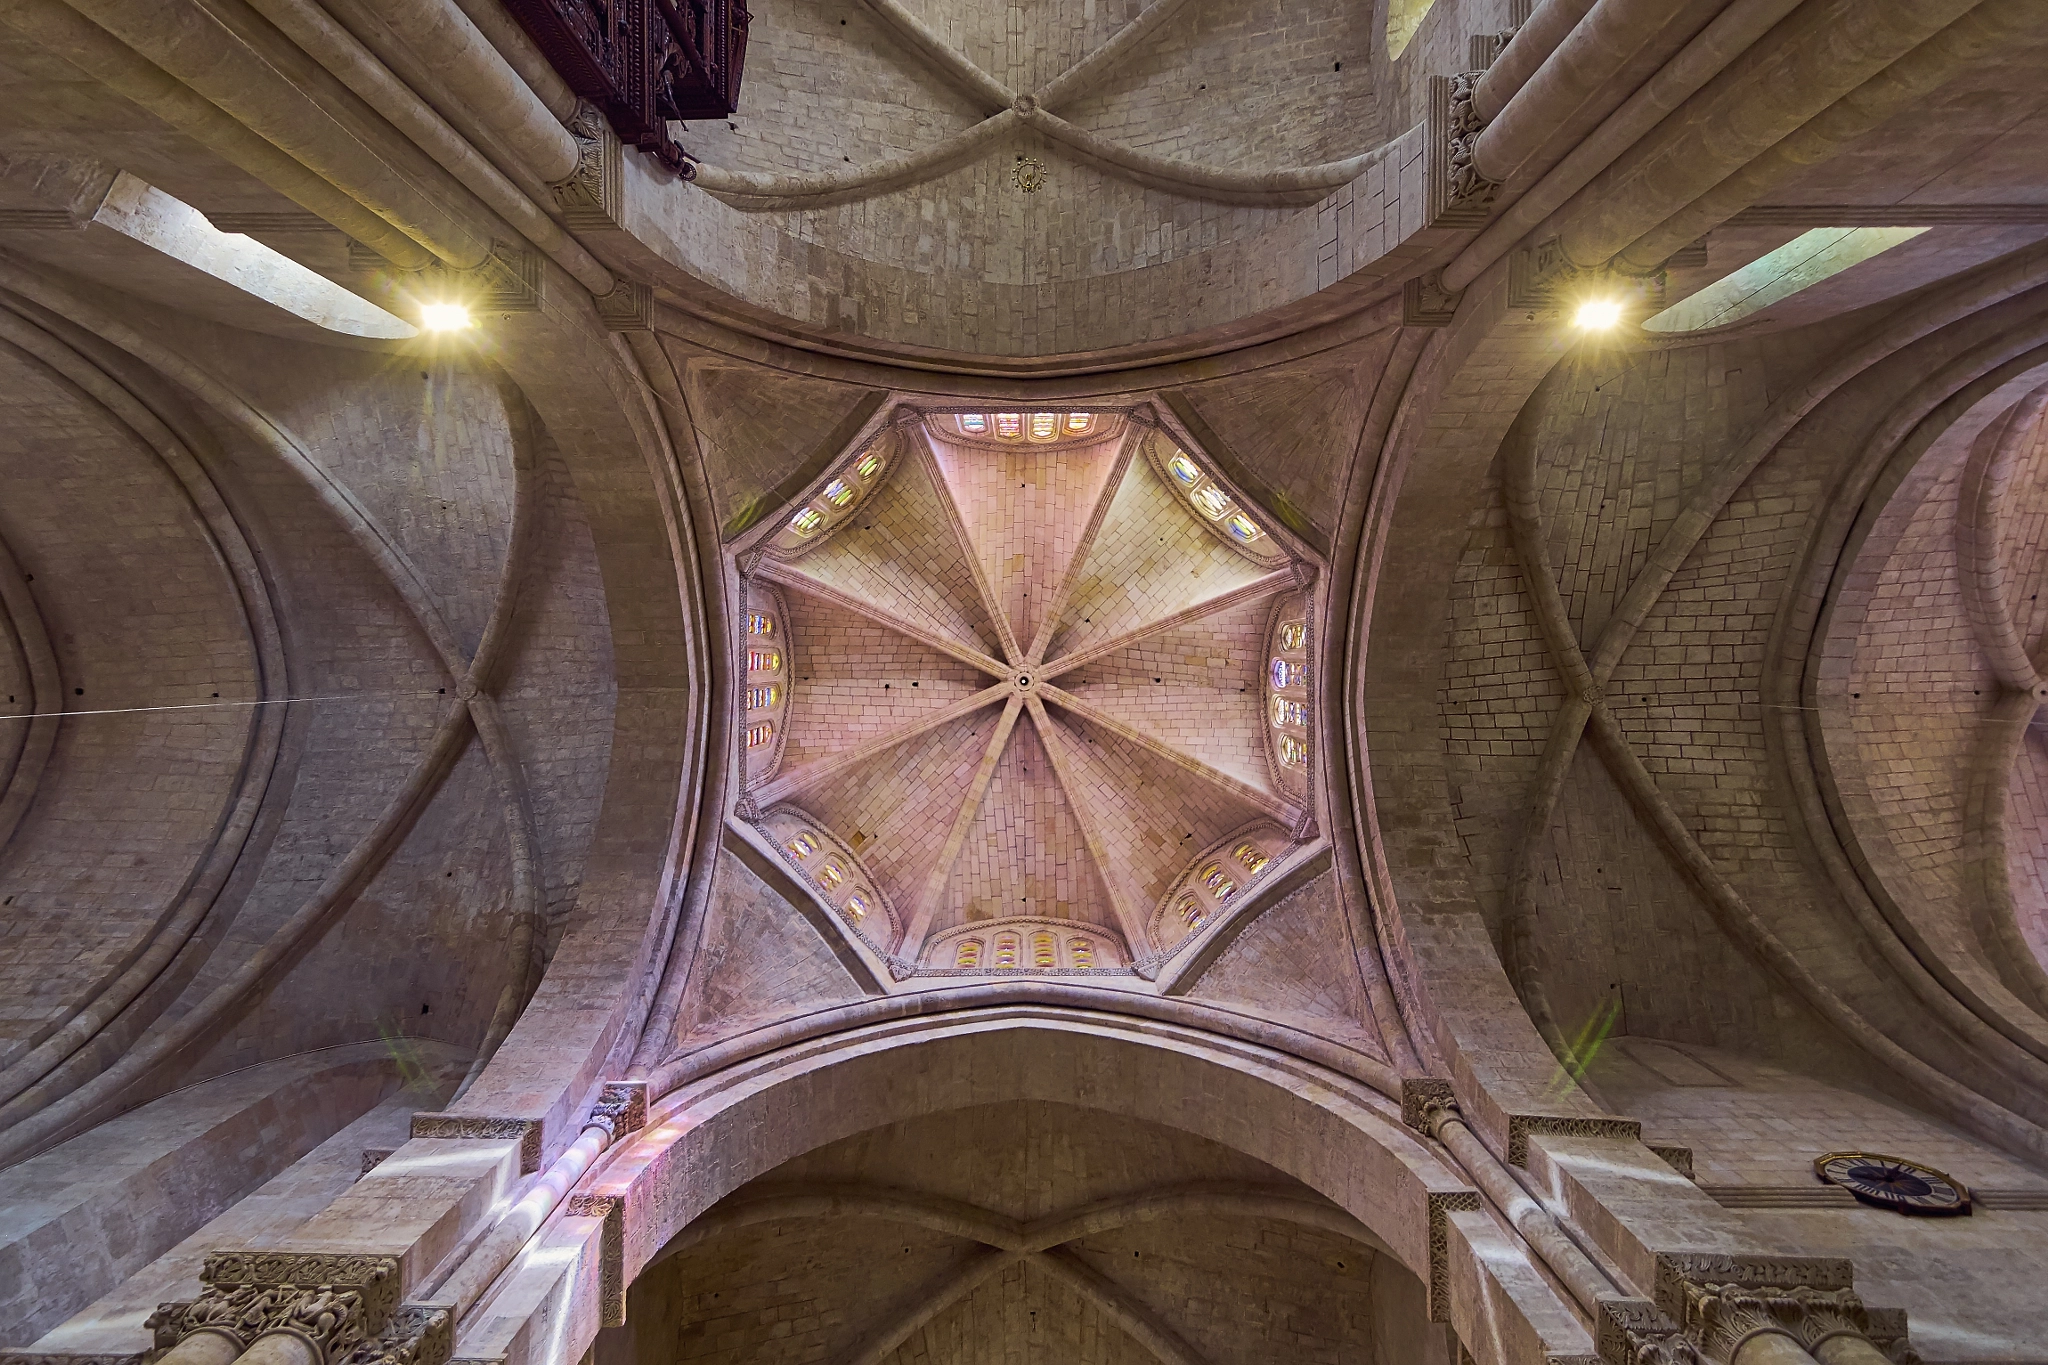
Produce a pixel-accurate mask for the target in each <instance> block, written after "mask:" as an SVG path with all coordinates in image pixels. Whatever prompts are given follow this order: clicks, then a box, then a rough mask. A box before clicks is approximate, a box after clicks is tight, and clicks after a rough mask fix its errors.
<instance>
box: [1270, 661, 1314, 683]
mask: <svg viewBox="0 0 2048 1365" xmlns="http://www.w3.org/2000/svg"><path fill="white" fill-rule="evenodd" d="M1307 685H1308V665H1307V664H1297V663H1289V662H1288V661H1287V660H1285V659H1275V660H1273V686H1275V687H1306V686H1307Z"/></svg>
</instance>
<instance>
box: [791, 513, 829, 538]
mask: <svg viewBox="0 0 2048 1365" xmlns="http://www.w3.org/2000/svg"><path fill="white" fill-rule="evenodd" d="M824 524H825V514H824V513H823V512H820V511H819V510H818V509H817V508H815V507H806V508H804V509H803V510H802V511H801V512H798V513H797V514H796V515H795V516H793V517H791V518H790V519H789V529H790V530H792V531H794V532H796V533H797V534H798V535H800V536H814V535H816V534H818V528H819V527H820V526H823V525H824Z"/></svg>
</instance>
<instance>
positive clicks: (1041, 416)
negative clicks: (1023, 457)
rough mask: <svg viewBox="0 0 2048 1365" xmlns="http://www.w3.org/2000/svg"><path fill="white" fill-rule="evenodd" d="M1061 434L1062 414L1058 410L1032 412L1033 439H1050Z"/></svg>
mask: <svg viewBox="0 0 2048 1365" xmlns="http://www.w3.org/2000/svg"><path fill="white" fill-rule="evenodd" d="M1059 434H1060V415H1059V414H1058V413H1056V412H1034V413H1032V414H1031V439H1032V440H1034V441H1050V440H1051V439H1052V438H1053V437H1055V436H1057V435H1059Z"/></svg>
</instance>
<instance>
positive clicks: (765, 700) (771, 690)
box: [747, 683, 782, 711]
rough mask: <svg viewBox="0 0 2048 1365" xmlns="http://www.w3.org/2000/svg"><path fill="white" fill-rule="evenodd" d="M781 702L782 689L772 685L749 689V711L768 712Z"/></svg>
mask: <svg viewBox="0 0 2048 1365" xmlns="http://www.w3.org/2000/svg"><path fill="white" fill-rule="evenodd" d="M781 700H782V689H781V688H780V687H777V686H775V685H774V684H772V683H771V684H769V685H768V686H767V687H750V688H748V689H747V709H748V710H749V711H762V710H766V709H767V708H768V707H771V706H773V705H775V703H776V702H778V701H781Z"/></svg>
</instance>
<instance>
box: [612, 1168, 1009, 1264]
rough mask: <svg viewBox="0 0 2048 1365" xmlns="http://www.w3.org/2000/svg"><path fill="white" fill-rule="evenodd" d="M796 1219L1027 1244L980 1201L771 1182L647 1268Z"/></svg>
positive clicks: (681, 1237) (697, 1227)
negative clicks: (865, 1222)
mask: <svg viewBox="0 0 2048 1365" xmlns="http://www.w3.org/2000/svg"><path fill="white" fill-rule="evenodd" d="M796 1218H872V1219H877V1220H880V1221H882V1222H885V1223H901V1224H903V1225H904V1226H906V1227H916V1228H923V1229H925V1230H926V1231H927V1232H938V1233H943V1234H945V1235H946V1236H949V1237H960V1238H964V1239H966V1240H967V1241H970V1242H979V1243H981V1244H982V1245H983V1246H989V1247H994V1248H996V1249H997V1250H999V1251H1016V1250H1019V1249H1020V1248H1021V1244H1022V1232H1021V1230H1020V1228H1019V1227H1018V1225H1017V1222H1016V1220H1015V1219H1012V1218H1005V1217H1003V1216H1002V1215H1001V1214H999V1213H993V1212H991V1211H990V1210H988V1209H984V1208H981V1207H980V1206H978V1205H975V1204H968V1203H963V1202H962V1201H960V1200H957V1199H945V1198H942V1197H940V1196H939V1195H935V1194H924V1193H922V1192H920V1191H916V1190H899V1189H893V1188H891V1187H889V1186H886V1185H868V1184H859V1183H850V1182H849V1183H838V1182H835V1183H829V1184H824V1185H817V1186H805V1187H802V1188H798V1189H787V1190H778V1189H774V1188H772V1187H771V1188H769V1189H765V1190H760V1191H757V1192H755V1193H753V1194H750V1195H747V1196H746V1197H744V1198H741V1199H737V1200H728V1201H726V1202H724V1203H721V1204H719V1205H718V1206H717V1207H716V1208H713V1209H710V1210H708V1211H707V1212H706V1213H705V1214H704V1216H703V1217H701V1218H699V1219H697V1220H696V1221H695V1222H693V1223H691V1224H690V1225H689V1226H687V1227H685V1228H684V1229H683V1230H682V1231H681V1232H678V1233H677V1234H676V1235H675V1236H674V1237H671V1238H670V1239H669V1240H668V1241H667V1242H666V1243H665V1244H664V1245H663V1246H662V1248H661V1250H660V1251H658V1252H656V1253H655V1255H654V1258H653V1259H652V1260H650V1261H649V1262H648V1263H647V1268H648V1269H652V1268H653V1267H654V1266H657V1265H659V1264H661V1263H662V1262H663V1261H666V1260H668V1259H669V1258H670V1257H671V1256H679V1255H681V1254H682V1253H683V1252H685V1251H688V1250H690V1249H691V1248H693V1247H698V1246H701V1245H703V1244H704V1243H705V1242H708V1241H710V1240H711V1239H712V1238H714V1237H719V1236H723V1235H724V1234H725V1233H728V1232H731V1231H734V1230H735V1229H738V1228H747V1227H758V1226H760V1225H761V1224H764V1223H781V1222H786V1221H789V1220H791V1219H796ZM640 1273H641V1274H643V1275H644V1274H646V1273H647V1271H646V1270H642V1271H641V1272H640Z"/></svg>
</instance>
